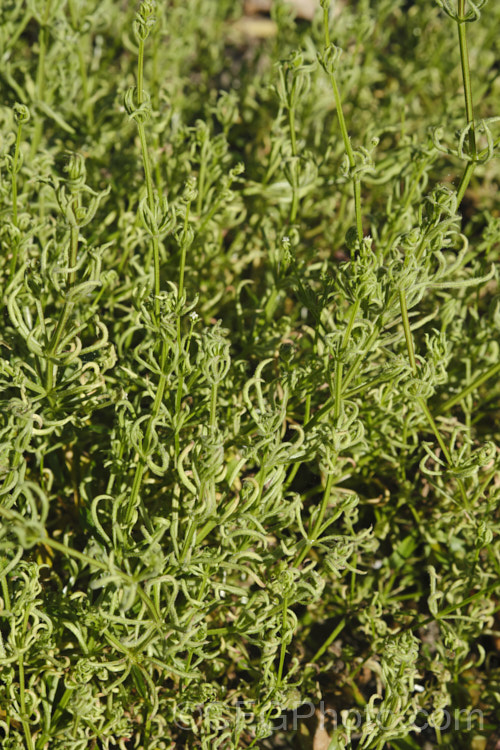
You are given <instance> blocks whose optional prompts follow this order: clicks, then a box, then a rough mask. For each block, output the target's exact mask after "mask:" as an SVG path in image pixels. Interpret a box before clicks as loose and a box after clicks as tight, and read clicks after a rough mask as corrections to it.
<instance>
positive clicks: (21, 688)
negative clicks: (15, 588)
mask: <svg viewBox="0 0 500 750" xmlns="http://www.w3.org/2000/svg"><path fill="white" fill-rule="evenodd" d="M28 619H29V609H27V610H26V611H25V614H24V618H23V627H22V632H23V636H25V635H26V628H27V627H28ZM18 668H19V708H20V712H21V723H22V725H23V732H24V736H25V738H26V745H27V748H28V750H33V748H34V746H33V737H32V734H31V729H30V725H29V721H28V719H27V718H26V693H25V690H26V687H25V684H24V683H25V681H24V651H23V650H21V652H20V654H19V661H18Z"/></svg>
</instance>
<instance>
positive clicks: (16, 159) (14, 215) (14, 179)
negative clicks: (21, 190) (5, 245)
mask: <svg viewBox="0 0 500 750" xmlns="http://www.w3.org/2000/svg"><path fill="white" fill-rule="evenodd" d="M22 129H23V125H22V122H20V123H19V124H18V126H17V134H16V145H15V147H14V158H13V159H12V223H13V225H14V226H15V227H17V226H18V216H17V171H18V163H19V152H20V148H21V133H22ZM18 252H19V239H18V238H17V237H16V238H15V240H14V242H13V248H12V260H11V263H10V278H11V279H13V278H14V274H15V273H16V269H17V256H18Z"/></svg>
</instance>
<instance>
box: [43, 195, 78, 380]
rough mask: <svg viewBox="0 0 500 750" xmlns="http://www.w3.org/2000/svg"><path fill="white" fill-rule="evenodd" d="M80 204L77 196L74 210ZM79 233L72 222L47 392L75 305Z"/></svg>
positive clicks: (48, 348) (50, 350) (48, 350)
mask: <svg viewBox="0 0 500 750" xmlns="http://www.w3.org/2000/svg"><path fill="white" fill-rule="evenodd" d="M79 205H80V201H79V198H78V197H75V200H74V205H73V209H74V210H76V209H78V207H79ZM78 235H79V228H78V225H77V224H72V225H71V229H70V253H69V266H70V268H71V271H70V272H69V275H68V286H67V289H66V297H65V300H64V305H63V309H62V311H61V315H60V316H59V320H58V321H57V325H56V328H55V330H54V333H53V334H52V338H51V340H50V343H49V345H48V346H47V357H48V365H47V381H46V390H47V393H50V392H51V391H52V389H53V387H54V375H55V372H56V365H54V364H53V363H52V362H51V357H52V356H53V355H54V354H56V353H57V349H58V347H59V342H60V341H61V338H62V335H63V333H64V329H65V328H66V324H67V322H68V320H69V317H70V315H71V313H72V311H73V307H74V303H73V302H72V301H71V294H70V293H71V290H72V288H73V287H74V286H75V283H76V264H77V258H78Z"/></svg>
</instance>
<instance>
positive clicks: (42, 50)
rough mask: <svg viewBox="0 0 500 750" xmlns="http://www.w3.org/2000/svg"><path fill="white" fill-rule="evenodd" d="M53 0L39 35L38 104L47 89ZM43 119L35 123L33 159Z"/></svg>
mask: <svg viewBox="0 0 500 750" xmlns="http://www.w3.org/2000/svg"><path fill="white" fill-rule="evenodd" d="M51 5H52V0H46V5H45V13H44V15H43V18H42V21H41V23H40V33H39V35H38V70H37V75H36V97H37V103H38V102H40V101H41V100H42V99H43V96H44V89H45V56H46V53H47V24H48V21H49V16H50V9H51ZM42 124H43V118H42V116H41V115H40V112H37V119H36V122H35V131H34V133H33V140H32V141H31V157H33V156H34V155H35V154H36V150H37V148H38V146H39V144H40V140H41V137H42Z"/></svg>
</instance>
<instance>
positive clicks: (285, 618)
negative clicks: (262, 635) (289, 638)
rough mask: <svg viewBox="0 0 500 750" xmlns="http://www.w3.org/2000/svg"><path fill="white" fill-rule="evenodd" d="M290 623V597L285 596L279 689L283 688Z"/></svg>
mask: <svg viewBox="0 0 500 750" xmlns="http://www.w3.org/2000/svg"><path fill="white" fill-rule="evenodd" d="M287 621H288V597H287V596H286V595H285V596H284V597H283V636H282V641H281V649H280V661H279V666H278V679H277V683H278V688H279V687H281V681H282V679H283V667H284V666H285V656H286V643H285V639H284V635H285V632H286V625H287Z"/></svg>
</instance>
